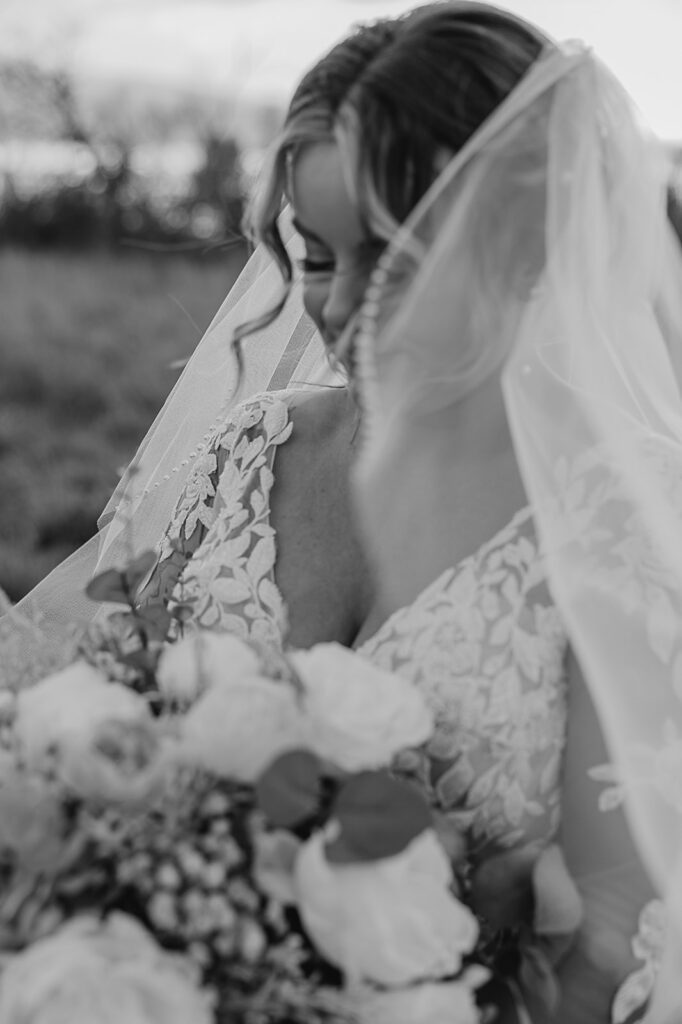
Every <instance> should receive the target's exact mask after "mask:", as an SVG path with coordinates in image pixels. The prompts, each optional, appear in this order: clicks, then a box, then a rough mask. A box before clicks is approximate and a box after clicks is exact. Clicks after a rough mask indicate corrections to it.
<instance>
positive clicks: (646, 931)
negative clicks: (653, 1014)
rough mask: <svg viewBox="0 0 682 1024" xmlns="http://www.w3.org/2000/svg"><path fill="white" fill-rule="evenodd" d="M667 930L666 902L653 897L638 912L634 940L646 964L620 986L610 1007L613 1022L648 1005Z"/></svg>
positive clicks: (635, 949)
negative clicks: (637, 925)
mask: <svg viewBox="0 0 682 1024" xmlns="http://www.w3.org/2000/svg"><path fill="white" fill-rule="evenodd" d="M665 930H666V917H665V907H664V905H663V902H662V900H651V901H650V902H649V903H647V904H646V906H645V907H644V909H643V910H642V912H641V914H640V915H639V927H638V930H637V934H636V935H635V937H634V938H633V940H632V952H633V953H634V955H635V957H636V959H637V960H642V961H643V963H642V966H641V967H639V968H638V969H637V970H636V971H633V972H632V974H629V975H628V977H627V978H626V979H625V981H624V982H623V984H622V985H621V986H620V988H619V989H618V991H617V993H616V996H615V998H614V1000H613V1005H612V1007H611V1024H625V1022H626V1021H628V1020H630V1018H631V1016H632V1014H633V1013H636V1012H637V1011H642V1010H644V1009H645V1008H646V1004H647V1003H648V1001H649V999H650V998H651V996H652V994H653V991H654V985H655V984H656V978H657V976H658V972H659V969H660V966H661V961H662V959H663V949H664V947H665Z"/></svg>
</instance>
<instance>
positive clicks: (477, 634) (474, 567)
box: [359, 509, 567, 852]
mask: <svg viewBox="0 0 682 1024" xmlns="http://www.w3.org/2000/svg"><path fill="white" fill-rule="evenodd" d="M566 650H567V639H566V634H565V631H564V629H563V627H562V623H561V620H560V618H559V615H558V612H557V610H556V608H555V607H554V606H553V604H552V602H551V599H550V596H549V593H548V591H547V586H546V583H545V574H544V568H543V559H542V556H541V553H540V551H539V549H538V543H537V539H536V536H535V531H534V527H533V521H532V517H531V514H530V510H529V509H524V510H522V511H521V512H519V513H517V515H516V516H515V517H514V518H513V519H512V521H511V522H510V523H509V524H508V525H507V526H506V527H504V529H502V530H501V531H500V532H499V533H498V534H496V535H495V537H493V538H492V540H490V541H488V542H487V543H486V544H484V545H483V546H482V547H481V548H480V549H479V550H478V551H477V552H476V553H474V554H473V555H471V556H470V557H469V558H466V559H465V560H464V561H462V562H460V564H459V565H457V566H456V567H455V568H451V569H448V570H447V571H445V572H444V573H443V574H442V575H441V576H440V577H439V578H438V579H437V580H435V582H434V583H432V584H431V585H430V586H429V587H427V589H426V590H424V591H423V592H422V593H421V594H420V595H419V597H417V599H416V600H415V601H414V602H413V603H412V604H411V605H409V606H408V607H406V608H402V609H400V610H399V611H397V612H396V613H395V614H394V615H392V616H391V617H390V618H389V619H388V620H387V622H385V623H384V625H383V626H382V627H381V628H380V629H379V631H378V632H377V633H376V634H375V635H374V636H373V637H371V638H370V639H369V640H368V641H366V642H365V643H364V644H363V645H362V646H361V647H360V648H359V651H360V653H361V654H363V655H364V656H366V657H367V658H369V659H371V660H372V661H373V662H375V663H376V664H378V665H380V666H381V667H382V668H385V669H388V670H392V671H395V672H399V673H400V674H401V675H405V676H407V677H408V678H409V679H411V680H413V681H414V682H415V683H416V684H417V686H419V688H420V689H421V690H422V691H423V692H424V693H425V695H426V696H427V698H428V700H429V702H430V704H431V706H432V707H433V709H434V710H435V713H436V731H435V735H434V737H433V739H432V740H431V741H430V743H429V744H428V746H427V748H426V750H425V751H423V752H419V753H410V754H406V755H405V756H404V757H403V758H402V759H401V762H400V763H399V765H398V767H399V768H401V769H403V770H404V771H406V772H408V773H410V774H414V775H415V776H417V777H418V778H419V779H420V781H421V782H422V784H423V785H425V786H426V787H427V789H428V791H429V792H430V794H431V796H432V799H433V802H434V804H435V805H436V806H437V807H438V808H440V809H441V810H443V811H445V812H447V814H448V816H451V817H453V818H454V819H455V821H456V823H457V824H458V825H459V827H460V828H463V829H464V830H466V832H467V833H468V834H469V836H470V837H471V840H472V844H473V845H472V850H473V852H476V851H478V850H480V851H483V850H484V849H486V848H487V847H488V845H489V844H490V843H492V844H494V845H495V846H503V847H507V846H512V845H515V844H517V843H521V842H527V841H529V840H531V839H539V840H545V839H549V838H550V837H551V836H552V835H553V834H554V832H555V831H556V828H557V825H558V821H559V775H560V762H561V753H562V750H563V746H564V740H565V729H566V692H565V690H566V683H565V653H566Z"/></svg>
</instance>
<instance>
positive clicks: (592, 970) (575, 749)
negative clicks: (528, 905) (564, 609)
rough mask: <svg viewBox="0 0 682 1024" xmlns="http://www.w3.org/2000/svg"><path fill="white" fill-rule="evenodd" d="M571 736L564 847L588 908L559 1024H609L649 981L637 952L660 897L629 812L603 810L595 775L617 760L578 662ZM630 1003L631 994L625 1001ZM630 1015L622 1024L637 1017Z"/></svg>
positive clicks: (572, 676) (563, 977)
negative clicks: (643, 920) (617, 1007)
mask: <svg viewBox="0 0 682 1024" xmlns="http://www.w3.org/2000/svg"><path fill="white" fill-rule="evenodd" d="M568 715H569V718H568V735H567V741H566V750H565V760H564V773H563V786H562V790H563V793H562V795H563V809H562V826H561V835H560V840H561V845H562V848H563V852H564V857H565V860H566V864H567V867H568V870H569V872H570V873H571V875H572V876H573V879H574V880H575V882H576V885H577V886H578V889H579V891H580V894H581V896H582V898H583V903H584V919H583V925H582V927H581V929H580V932H579V934H578V937H577V941H576V944H575V946H574V947H573V950H572V952H571V953H570V954H569V955H568V956H567V958H566V959H565V960H564V961H563V962H562V964H561V965H560V966H559V968H558V971H557V973H558V976H559V982H560V985H561V990H562V1004H561V1007H562V1008H561V1012H560V1013H559V1015H558V1016H557V1018H556V1020H557V1024H593V1022H594V1024H606V1022H611V1021H612V1020H614V1021H616V1020H618V1017H617V1016H614V1015H613V1001H614V997H615V995H616V992H617V991H618V990H619V988H620V987H621V986H622V984H623V982H624V981H625V979H626V978H627V977H628V976H631V975H632V972H634V971H639V972H640V973H639V974H638V976H637V980H636V982H635V983H634V984H633V981H632V980H631V981H630V983H629V989H630V990H633V991H634V990H635V989H636V988H639V989H641V991H642V995H643V997H644V998H646V992H645V988H646V984H645V982H646V978H645V976H644V973H641V969H642V967H643V966H644V964H643V963H642V961H641V960H636V959H635V957H634V954H633V951H632V939H633V938H634V936H635V935H636V934H637V932H638V927H639V919H640V915H641V913H642V911H643V909H644V908H645V907H646V906H647V904H648V903H649V902H650V901H651V900H652V899H654V898H655V896H656V893H655V891H654V889H653V886H652V884H651V882H650V880H649V878H648V876H647V874H646V872H645V870H644V868H643V866H642V863H641V861H640V859H639V856H638V852H637V849H636V847H635V844H634V842H633V839H632V836H631V833H630V829H629V827H628V824H627V821H626V818H625V814H624V812H623V809H622V807H618V808H615V809H613V810H609V811H602V810H600V808H599V792H600V789H601V787H600V785H599V784H598V783H597V782H595V781H594V780H593V779H592V778H590V776H589V775H588V772H589V770H590V769H591V768H594V767H595V766H597V765H602V764H606V763H608V761H609V760H610V758H609V753H608V750H607V748H606V744H605V741H604V736H603V733H602V730H601V727H600V724H599V720H598V717H597V713H596V710H595V707H594V704H593V703H592V699H591V696H590V693H589V691H588V688H587V686H586V684H585V680H584V678H583V676H582V673H581V671H580V668H579V666H578V664H577V662H576V660H575V658H574V657H572V656H571V657H570V664H569V690H568ZM620 1002H621V1004H622V1002H623V996H622V995H621V997H620ZM638 1016H639V1015H636V1016H635V1017H630V1016H628V1017H623V1018H622V1020H623V1021H625V1020H627V1021H628V1024H629V1021H630V1020H636V1019H637V1018H638Z"/></svg>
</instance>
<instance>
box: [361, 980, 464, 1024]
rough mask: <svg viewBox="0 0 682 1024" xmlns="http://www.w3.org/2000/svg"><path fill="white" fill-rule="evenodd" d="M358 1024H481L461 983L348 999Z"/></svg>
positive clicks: (364, 995) (424, 986)
mask: <svg viewBox="0 0 682 1024" xmlns="http://www.w3.org/2000/svg"><path fill="white" fill-rule="evenodd" d="M348 1005H349V1009H350V1010H351V1011H352V1012H353V1013H354V1015H355V1017H354V1019H356V1020H357V1021H358V1024H417V1022H418V1024H480V1020H481V1015H480V1012H479V1009H478V1007H477V1006H476V1000H475V998H474V996H473V993H472V991H471V987H470V986H469V985H467V984H466V982H464V981H447V982H442V983H441V984H434V983H427V984H425V985H415V986H413V987H412V988H407V989H400V990H398V991H395V992H376V991H374V990H372V989H368V990H365V991H364V992H362V993H359V994H357V995H351V996H350V997H349V1000H348Z"/></svg>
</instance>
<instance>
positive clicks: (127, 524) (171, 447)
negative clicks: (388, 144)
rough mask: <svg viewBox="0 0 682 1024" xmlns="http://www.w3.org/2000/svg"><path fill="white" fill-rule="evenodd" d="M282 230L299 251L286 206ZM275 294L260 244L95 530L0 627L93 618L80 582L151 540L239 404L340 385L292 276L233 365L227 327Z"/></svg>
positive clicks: (56, 630) (274, 273)
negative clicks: (291, 390) (270, 316)
mask: <svg viewBox="0 0 682 1024" xmlns="http://www.w3.org/2000/svg"><path fill="white" fill-rule="evenodd" d="M281 227H282V234H283V238H284V240H285V242H286V244H287V246H288V248H289V249H290V253H291V255H292V257H297V256H298V255H300V254H299V253H298V247H299V245H300V243H299V240H298V238H297V236H296V235H295V234H294V232H293V228H292V227H291V224H290V221H289V215H288V211H285V213H284V214H283V215H282V225H281ZM282 291H283V284H282V277H281V274H280V272H279V269H278V267H277V265H276V263H275V262H274V260H273V259H272V257H271V256H270V254H269V253H268V251H267V250H266V248H265V246H263V245H260V246H259V247H258V248H257V249H256V251H255V252H254V254H253V255H252V257H251V258H250V260H249V261H248V263H247V265H246V267H245V268H244V270H243V272H242V274H241V275H240V277H239V278H238V279H237V281H236V282H235V284H234V286H233V288H232V289H231V290H230V292H229V294H228V296H227V298H226V299H225V301H224V303H223V305H222V306H221V308H220V309H219V311H218V313H217V314H216V316H215V317H214V319H213V321H212V323H211V324H210V326H209V327H208V329H207V331H206V333H205V334H204V336H203V338H202V340H201V341H200V343H199V345H198V346H197V348H196V350H195V351H194V353H193V355H192V356H191V358H190V359H189V361H188V363H187V365H186V367H185V368H184V370H183V372H182V374H181V376H180V377H179V379H178V381H177V383H176V385H175V387H174V388H173V390H172V391H171V393H170V395H169V396H168V398H167V400H166V402H165V404H164V406H163V408H162V409H161V411H160V412H159V414H158V416H157V417H156V419H155V421H154V423H153V424H152V426H151V427H150V429H149V431H148V432H147V434H146V436H145V438H144V439H143V441H142V443H141V444H140V446H139V448H138V450H137V452H136V454H135V456H134V458H133V459H132V461H131V463H130V465H129V466H128V468H127V470H126V472H125V473H124V475H123V477H122V479H121V481H120V483H119V485H118V486H117V488H116V490H115V491H114V493H113V495H112V497H111V499H110V500H109V502H108V504H107V506H106V508H105V509H104V511H103V513H102V515H101V517H100V519H99V522H98V533H97V534H96V536H94V537H93V538H92V539H91V540H90V541H89V542H88V543H87V544H85V545H84V546H83V547H81V548H80V549H79V550H78V551H76V552H75V553H74V554H73V555H72V556H71V557H70V558H68V559H67V560H66V561H65V562H63V563H62V564H61V565H59V566H57V568H56V569H55V570H53V572H52V573H50V575H49V576H47V577H46V578H45V579H44V580H43V581H42V582H41V583H40V584H38V585H37V586H36V587H35V588H34V589H33V590H32V591H31V592H30V593H29V594H28V595H27V597H26V598H25V599H24V600H23V601H21V602H20V603H19V604H18V605H17V606H15V608H13V609H12V610H11V611H10V612H9V613H7V614H6V615H5V616H3V617H2V618H0V623H2V624H3V626H4V625H6V624H7V623H8V622H10V618H11V620H12V621H13V622H14V623H15V624H16V626H17V628H19V627H20V626H21V624H22V622H25V621H27V620H28V621H30V622H34V621H36V620H39V621H40V623H41V628H42V630H43V632H44V633H45V634H50V635H53V636H55V637H58V636H59V634H60V633H61V632H62V631H63V630H64V629H67V628H72V627H73V626H75V625H78V624H79V623H87V622H88V621H90V620H91V619H93V618H94V616H95V615H96V614H97V613H98V608H100V607H101V606H98V605H97V604H95V603H94V602H92V601H90V600H89V599H88V598H87V597H86V595H85V593H84V588H85V586H86V584H87V582H88V580H89V579H90V578H91V577H92V576H93V575H94V574H95V573H97V572H99V571H101V570H103V569H105V568H109V567H112V566H117V565H122V564H124V563H125V562H126V561H127V560H129V558H130V556H131V555H133V554H139V553H141V552H142V551H144V550H147V549H149V548H153V547H154V546H155V544H157V543H158V541H159V540H160V538H161V537H162V535H163V532H164V530H165V528H166V527H167V526H168V524H169V521H170V518H171V516H172V513H173V509H174V507H175V505H176V502H177V501H178V498H179V497H180V494H181V493H182V490H183V488H184V486H185V484H186V483H187V480H188V477H189V474H190V473H191V471H192V468H193V467H194V466H195V465H196V463H197V460H198V459H200V458H201V454H202V452H203V451H204V450H205V448H206V446H207V442H208V440H209V439H210V438H211V436H212V434H213V433H214V432H215V431H216V430H217V429H218V428H219V426H220V424H221V423H222V422H223V421H224V420H225V417H226V416H227V415H228V414H229V412H230V410H231V409H232V408H233V407H234V406H235V405H237V403H239V402H240V401H243V400H244V399H246V398H248V397H250V396H252V395H254V394H256V393H257V392H260V391H266V390H278V389H282V388H287V387H304V386H307V385H309V386H312V385H328V384H337V385H338V384H340V383H341V381H340V378H339V376H338V374H336V373H335V372H334V371H333V370H332V368H331V366H330V363H329V360H328V358H327V355H326V352H325V350H324V347H323V345H322V342H321V340H320V338H319V335H318V334H317V333H316V331H315V329H314V326H313V324H312V322H311V321H310V320H309V318H308V317H307V316H306V315H305V313H304V310H303V304H302V296H301V281H300V280H295V281H294V283H293V285H292V287H291V290H290V293H289V295H288V298H287V302H286V305H285V307H284V309H283V311H282V313H281V314H280V315H279V316H278V317H277V318H276V319H275V320H273V322H272V323H271V324H270V325H269V326H267V327H265V328H263V329H262V330H259V331H256V332H254V333H253V334H251V335H248V336H247V337H246V338H245V339H244V340H243V343H242V351H243V360H242V365H241V367H240V366H239V365H238V360H237V358H236V355H235V352H234V348H233V339H234V332H235V329H236V328H238V327H241V326H243V325H244V324H248V323H250V322H251V321H256V320H258V318H259V317H261V316H263V315H264V314H265V313H267V312H268V311H269V310H271V309H272V308H274V307H275V306H276V305H277V303H278V301H279V300H280V299H281V296H282ZM10 624H11V623H10Z"/></svg>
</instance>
